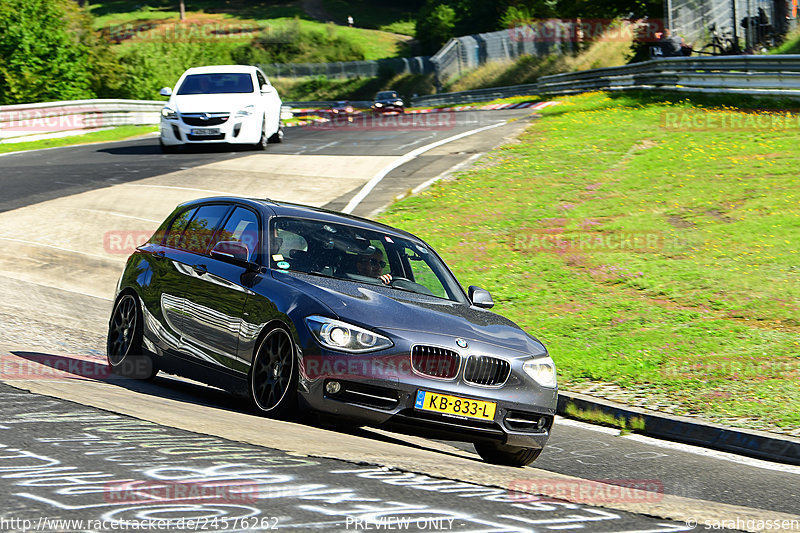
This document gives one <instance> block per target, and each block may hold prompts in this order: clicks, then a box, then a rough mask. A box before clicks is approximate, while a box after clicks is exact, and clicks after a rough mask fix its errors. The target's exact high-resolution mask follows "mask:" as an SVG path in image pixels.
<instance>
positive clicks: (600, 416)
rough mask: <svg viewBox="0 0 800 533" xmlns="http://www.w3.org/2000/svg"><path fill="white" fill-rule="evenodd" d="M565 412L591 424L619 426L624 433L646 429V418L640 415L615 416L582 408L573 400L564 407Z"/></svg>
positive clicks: (598, 410)
mask: <svg viewBox="0 0 800 533" xmlns="http://www.w3.org/2000/svg"><path fill="white" fill-rule="evenodd" d="M564 414H565V415H566V416H568V417H569V418H574V419H576V420H583V421H584V422H589V423H591V424H598V425H601V426H609V427H612V428H619V429H620V430H621V432H622V433H625V432H630V431H639V432H644V430H645V423H644V418H642V417H640V416H632V417H629V418H626V417H624V416H620V417H614V415H611V414H609V413H605V412H603V411H601V410H600V409H581V408H580V407H577V406H576V405H575V404H574V403H572V402H570V403H568V404H567V406H566V407H565V408H564Z"/></svg>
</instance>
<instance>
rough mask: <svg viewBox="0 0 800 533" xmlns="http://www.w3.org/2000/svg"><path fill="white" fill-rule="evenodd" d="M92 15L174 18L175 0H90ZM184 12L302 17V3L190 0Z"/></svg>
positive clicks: (107, 19)
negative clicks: (165, 16) (143, 0)
mask: <svg viewBox="0 0 800 533" xmlns="http://www.w3.org/2000/svg"><path fill="white" fill-rule="evenodd" d="M89 9H90V11H91V12H92V14H93V15H94V16H95V17H96V18H97V19H99V20H100V21H101V22H102V23H104V24H120V23H123V22H129V21H131V20H137V19H138V18H143V19H146V18H152V19H157V18H162V16H163V15H167V16H168V17H169V18H177V17H178V15H179V12H178V2H177V1H176V0H147V2H142V1H140V0H109V1H90V2H89ZM186 9H187V15H188V14H190V13H211V14H222V15H228V16H236V17H239V18H247V19H271V18H281V17H295V16H297V17H302V16H305V13H304V12H303V7H302V2H300V1H299V0H298V1H287V2H264V1H249V0H226V1H225V2H224V3H222V2H219V1H218V0H190V1H188V2H186Z"/></svg>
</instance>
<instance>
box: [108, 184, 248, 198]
mask: <svg viewBox="0 0 800 533" xmlns="http://www.w3.org/2000/svg"><path fill="white" fill-rule="evenodd" d="M119 186H120V187H145V188H148V189H175V190H179V191H197V192H207V193H211V194H221V195H223V196H239V195H238V194H234V193H232V192H223V191H212V190H210V189H196V188H194V187H177V186H175V185H153V184H149V183H146V184H140V183H120V184H119Z"/></svg>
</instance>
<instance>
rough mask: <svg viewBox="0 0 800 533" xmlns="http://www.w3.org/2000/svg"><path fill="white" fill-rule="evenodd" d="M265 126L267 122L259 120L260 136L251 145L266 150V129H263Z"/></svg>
mask: <svg viewBox="0 0 800 533" xmlns="http://www.w3.org/2000/svg"><path fill="white" fill-rule="evenodd" d="M266 127H267V123H266V122H265V121H262V122H261V138H260V139H259V140H258V142H257V143H256V144H255V145H254V146H253V147H254V148H255V149H256V150H266V149H267V143H268V142H269V141H268V140H267V132H266V129H265V128H266Z"/></svg>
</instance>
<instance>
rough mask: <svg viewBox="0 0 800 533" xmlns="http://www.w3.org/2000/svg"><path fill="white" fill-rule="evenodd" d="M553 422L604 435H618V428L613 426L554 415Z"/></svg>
mask: <svg viewBox="0 0 800 533" xmlns="http://www.w3.org/2000/svg"><path fill="white" fill-rule="evenodd" d="M555 424H556V425H558V426H571V427H574V428H580V429H585V430H588V431H596V432H598V433H605V434H606V435H613V436H615V437H616V436H619V430H618V429H614V428H609V427H605V426H595V425H594V424H587V423H586V422H580V421H578V420H571V419H569V418H564V417H561V416H557V417H556V421H555Z"/></svg>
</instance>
